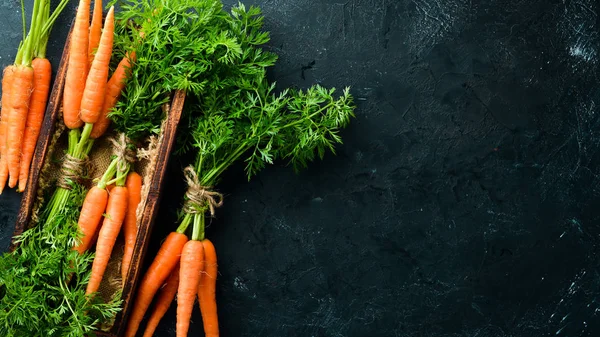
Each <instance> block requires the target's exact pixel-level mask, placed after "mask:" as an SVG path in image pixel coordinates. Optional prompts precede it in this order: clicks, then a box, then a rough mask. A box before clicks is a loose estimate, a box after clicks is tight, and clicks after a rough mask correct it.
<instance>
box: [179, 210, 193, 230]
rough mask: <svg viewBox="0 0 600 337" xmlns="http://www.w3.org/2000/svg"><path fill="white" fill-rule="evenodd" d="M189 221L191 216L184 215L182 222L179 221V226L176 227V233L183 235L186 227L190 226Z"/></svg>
mask: <svg viewBox="0 0 600 337" xmlns="http://www.w3.org/2000/svg"><path fill="white" fill-rule="evenodd" d="M191 221H192V215H191V214H189V213H186V214H185V216H184V218H183V220H182V221H181V224H180V225H179V227H177V230H176V232H177V233H179V234H185V231H187V229H188V227H189V226H190V222H191Z"/></svg>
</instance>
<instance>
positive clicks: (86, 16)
mask: <svg viewBox="0 0 600 337" xmlns="http://www.w3.org/2000/svg"><path fill="white" fill-rule="evenodd" d="M89 21H90V0H79V7H78V8H77V14H76V16H75V24H74V25H73V30H72V32H71V41H70V44H69V60H68V63H67V74H66V77H65V88H64V91H63V119H64V123H65V125H66V126H67V127H68V128H69V129H77V128H79V127H81V126H83V121H82V120H81V117H80V108H81V99H82V97H83V91H84V89H85V84H86V79H87V77H88V71H89V56H88V46H89V28H90V23H89Z"/></svg>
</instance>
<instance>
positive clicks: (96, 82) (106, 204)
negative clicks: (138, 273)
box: [63, 0, 142, 294]
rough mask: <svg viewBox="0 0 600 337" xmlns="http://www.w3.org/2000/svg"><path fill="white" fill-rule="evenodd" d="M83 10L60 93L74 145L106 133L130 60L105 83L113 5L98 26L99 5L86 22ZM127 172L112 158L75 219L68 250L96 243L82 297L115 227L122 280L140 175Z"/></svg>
mask: <svg viewBox="0 0 600 337" xmlns="http://www.w3.org/2000/svg"><path fill="white" fill-rule="evenodd" d="M89 11H90V0H81V1H80V3H79V7H78V10H77V14H76V17H75V23H74V27H73V31H72V33H71V38H70V39H71V41H70V49H69V59H68V65H67V67H68V68H67V74H66V78H65V90H64V93H63V119H64V123H65V125H66V126H67V127H68V128H69V129H71V130H74V129H78V128H81V127H83V131H82V133H81V139H80V140H79V142H80V143H81V142H85V141H87V140H88V139H86V138H87V137H89V138H91V139H97V138H99V137H101V136H102V135H103V134H104V133H105V132H106V130H107V129H108V126H109V124H110V119H109V117H108V114H109V112H110V111H111V109H112V108H114V106H115V104H116V102H117V101H118V99H119V97H120V95H121V92H122V90H123V88H124V87H125V80H126V77H127V74H128V69H129V68H130V66H131V62H132V58H130V57H125V58H123V60H122V61H121V62H120V63H119V65H118V66H117V69H116V70H115V71H114V73H113V75H112V76H111V78H110V79H108V75H109V64H110V60H111V56H112V50H113V39H114V27H115V22H114V7H111V8H110V9H109V11H108V13H107V15H106V18H105V21H104V26H103V25H102V14H103V13H102V2H101V1H95V3H94V9H93V13H92V20H91V24H90V22H89V19H90V18H89ZM84 75H85V76H84ZM82 89H83V90H82ZM129 171H130V164H129V163H128V162H126V161H125V160H124V159H123V158H122V157H118V158H115V159H114V160H113V161H112V162H111V164H110V165H109V167H108V169H107V170H106V172H105V173H104V174H103V176H102V178H101V179H100V180H99V182H98V183H97V184H95V185H94V186H93V187H92V188H91V189H90V190H89V191H88V193H87V195H86V197H85V200H84V202H83V205H82V208H81V213H80V216H79V221H78V226H79V229H80V231H81V233H82V238H81V241H80V242H78V243H77V244H76V245H75V246H74V247H73V249H75V250H76V251H78V252H79V253H84V252H86V251H87V250H89V249H90V248H91V247H92V245H93V244H96V247H95V257H94V260H93V264H92V273H91V276H90V281H89V283H88V285H87V290H86V293H87V294H93V293H95V292H97V291H98V288H99V286H100V283H101V281H102V278H103V276H104V273H105V271H106V268H107V266H108V263H109V260H110V257H111V254H112V251H113V248H114V246H115V243H116V241H117V237H118V236H119V234H120V233H121V229H123V231H124V236H125V242H126V245H125V255H124V257H123V262H122V264H121V271H122V273H121V274H122V278H123V281H125V279H126V277H127V272H128V269H129V264H130V261H131V256H132V255H133V247H134V244H135V237H136V235H137V218H136V210H137V205H138V204H139V203H140V201H141V189H142V178H141V176H140V175H139V174H138V173H136V172H129Z"/></svg>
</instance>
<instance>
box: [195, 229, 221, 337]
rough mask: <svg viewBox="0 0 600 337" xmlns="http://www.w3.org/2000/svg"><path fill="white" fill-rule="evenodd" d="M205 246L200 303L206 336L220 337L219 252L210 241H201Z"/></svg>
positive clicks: (199, 288) (199, 293)
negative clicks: (218, 308)
mask: <svg viewBox="0 0 600 337" xmlns="http://www.w3.org/2000/svg"><path fill="white" fill-rule="evenodd" d="M201 242H202V245H203V246H204V261H205V262H204V263H205V265H204V273H202V276H201V277H200V285H199V286H198V302H199V304H200V312H202V321H203V323H204V335H205V336H206V337H219V318H218V315H217V300H216V283H217V252H216V250H215V246H214V245H213V244H212V242H210V240H208V239H204V240H202V241H201Z"/></svg>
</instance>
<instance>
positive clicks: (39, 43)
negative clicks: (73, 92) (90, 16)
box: [18, 0, 68, 191]
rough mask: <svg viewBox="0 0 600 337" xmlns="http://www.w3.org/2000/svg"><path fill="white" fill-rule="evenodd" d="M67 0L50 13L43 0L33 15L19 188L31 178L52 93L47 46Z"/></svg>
mask: <svg viewBox="0 0 600 337" xmlns="http://www.w3.org/2000/svg"><path fill="white" fill-rule="evenodd" d="M67 3H68V0H62V1H61V2H60V3H59V4H58V5H57V7H56V9H55V11H54V12H53V14H52V15H50V1H43V0H41V1H40V4H39V8H38V12H37V13H36V16H35V17H34V18H33V20H35V29H32V31H31V32H30V34H31V38H32V44H34V47H35V48H33V49H34V59H33V61H32V62H31V67H32V68H33V76H34V80H33V93H32V95H31V100H30V104H29V111H28V114H27V123H26V126H25V134H24V139H23V145H22V149H21V167H20V170H19V187H18V190H19V191H23V190H25V186H26V185H27V180H28V179H29V170H30V165H31V160H32V158H33V154H34V152H35V146H36V144H37V140H38V137H39V134H40V131H41V127H42V122H43V120H44V114H45V112H46V104H47V102H48V94H49V93H50V81H51V80H52V65H51V64H50V61H49V60H48V59H47V58H46V49H47V46H48V39H49V37H50V31H51V30H52V27H53V25H54V22H55V21H56V18H57V17H58V14H60V13H61V12H62V10H63V9H64V8H65V6H66V5H67Z"/></svg>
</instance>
